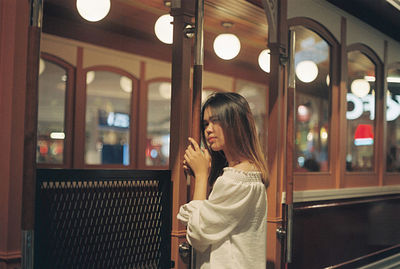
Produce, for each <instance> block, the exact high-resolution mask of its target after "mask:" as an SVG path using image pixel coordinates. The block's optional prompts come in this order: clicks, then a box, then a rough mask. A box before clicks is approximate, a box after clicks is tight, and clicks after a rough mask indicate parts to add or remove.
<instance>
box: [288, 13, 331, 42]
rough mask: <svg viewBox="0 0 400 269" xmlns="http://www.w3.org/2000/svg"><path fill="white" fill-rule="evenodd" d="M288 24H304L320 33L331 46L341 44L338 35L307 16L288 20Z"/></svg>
mask: <svg viewBox="0 0 400 269" xmlns="http://www.w3.org/2000/svg"><path fill="white" fill-rule="evenodd" d="M287 23H288V26H289V27H290V26H304V27H306V28H308V29H310V30H312V31H314V32H316V33H317V34H318V35H320V36H321V37H322V38H323V39H324V40H325V41H327V42H328V44H329V45H331V46H339V42H338V41H337V39H336V37H335V36H334V35H333V34H332V33H331V32H330V31H329V30H328V29H327V28H326V27H325V26H324V25H322V24H321V23H319V22H317V21H316V20H313V19H310V18H307V17H296V18H291V19H288V20H287Z"/></svg>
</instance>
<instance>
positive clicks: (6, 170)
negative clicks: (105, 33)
mask: <svg viewBox="0 0 400 269" xmlns="http://www.w3.org/2000/svg"><path fill="white" fill-rule="evenodd" d="M28 26H29V1H15V0H1V1H0V122H1V131H0V149H1V150H0V216H1V217H0V219H1V221H0V268H1V269H8V268H10V269H11V268H19V264H20V260H21V200H22V174H23V172H22V171H23V159H24V153H23V145H24V117H25V115H24V113H25V91H26V71H27V68H26V67H27V48H28V38H27V37H28Z"/></svg>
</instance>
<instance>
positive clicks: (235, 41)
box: [214, 34, 240, 60]
mask: <svg viewBox="0 0 400 269" xmlns="http://www.w3.org/2000/svg"><path fill="white" fill-rule="evenodd" d="M214 51H215V53H216V54H217V56H218V57H220V58H221V59H224V60H231V59H233V58H235V57H236V56H237V55H238V54H239V51H240V40H239V38H238V37H237V36H235V35H234V34H220V35H218V36H217V37H216V38H215V40H214Z"/></svg>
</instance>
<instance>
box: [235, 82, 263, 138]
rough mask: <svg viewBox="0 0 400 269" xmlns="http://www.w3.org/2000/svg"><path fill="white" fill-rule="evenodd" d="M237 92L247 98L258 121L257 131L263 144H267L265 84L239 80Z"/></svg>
mask: <svg viewBox="0 0 400 269" xmlns="http://www.w3.org/2000/svg"><path fill="white" fill-rule="evenodd" d="M237 89H238V90H237V93H239V94H241V95H242V96H243V97H244V98H246V100H247V102H248V103H249V106H250V109H251V112H252V113H253V116H254V120H255V122H256V128H257V133H258V135H259V138H260V142H261V144H262V145H266V134H265V132H266V126H265V119H266V95H267V88H266V86H265V85H262V84H256V83H252V82H249V81H244V80H240V79H239V80H237Z"/></svg>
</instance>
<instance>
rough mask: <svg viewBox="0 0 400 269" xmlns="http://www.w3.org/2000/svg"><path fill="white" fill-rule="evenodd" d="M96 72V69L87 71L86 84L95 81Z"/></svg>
mask: <svg viewBox="0 0 400 269" xmlns="http://www.w3.org/2000/svg"><path fill="white" fill-rule="evenodd" d="M95 76H96V75H95V72H94V71H89V72H87V73H86V84H88V85H89V84H90V83H92V82H93V80H94V78H95Z"/></svg>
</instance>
